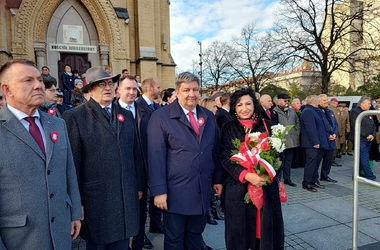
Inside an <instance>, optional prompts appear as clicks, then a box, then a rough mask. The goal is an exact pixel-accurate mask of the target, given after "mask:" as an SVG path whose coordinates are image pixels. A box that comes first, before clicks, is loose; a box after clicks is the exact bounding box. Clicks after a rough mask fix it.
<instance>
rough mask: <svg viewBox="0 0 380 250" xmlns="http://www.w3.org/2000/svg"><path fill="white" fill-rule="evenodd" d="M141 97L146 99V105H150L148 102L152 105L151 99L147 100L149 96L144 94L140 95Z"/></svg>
mask: <svg viewBox="0 0 380 250" xmlns="http://www.w3.org/2000/svg"><path fill="white" fill-rule="evenodd" d="M142 98H144V100H145V101H146V103H148V105H150V104H153V105H154V102H152V101H151V100H149V98H148V97H146V95H145V94H143V95H142Z"/></svg>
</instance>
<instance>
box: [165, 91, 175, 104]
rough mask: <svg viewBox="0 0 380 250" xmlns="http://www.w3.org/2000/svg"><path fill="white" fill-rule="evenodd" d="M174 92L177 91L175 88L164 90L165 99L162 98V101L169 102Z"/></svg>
mask: <svg viewBox="0 0 380 250" xmlns="http://www.w3.org/2000/svg"><path fill="white" fill-rule="evenodd" d="M174 90H175V89H173V88H168V89H164V90H163V92H164V95H163V97H162V101H163V102H168V99H169V98H170V97H171V96H172V94H173V92H174Z"/></svg>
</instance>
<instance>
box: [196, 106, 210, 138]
mask: <svg viewBox="0 0 380 250" xmlns="http://www.w3.org/2000/svg"><path fill="white" fill-rule="evenodd" d="M197 116H198V125H199V133H200V137H199V141H200V140H202V137H203V132H204V130H205V127H206V123H207V119H208V116H207V114H206V113H205V112H204V110H203V108H202V107H200V106H199V105H198V106H197Z"/></svg>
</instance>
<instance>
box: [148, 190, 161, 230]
mask: <svg viewBox="0 0 380 250" xmlns="http://www.w3.org/2000/svg"><path fill="white" fill-rule="evenodd" d="M161 217H162V210H161V209H159V208H158V207H156V206H155V205H154V197H150V199H149V219H150V221H149V230H151V231H158V230H159V229H160V228H162V219H161Z"/></svg>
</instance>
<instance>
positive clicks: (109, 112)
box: [104, 107, 111, 117]
mask: <svg viewBox="0 0 380 250" xmlns="http://www.w3.org/2000/svg"><path fill="white" fill-rule="evenodd" d="M104 110H105V111H106V112H107V115H108V116H109V117H111V108H110V107H104Z"/></svg>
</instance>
